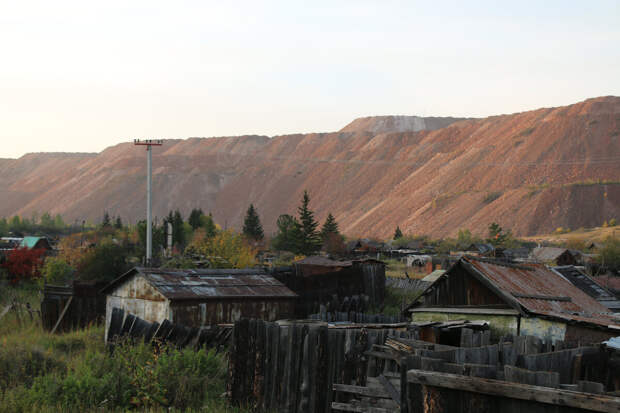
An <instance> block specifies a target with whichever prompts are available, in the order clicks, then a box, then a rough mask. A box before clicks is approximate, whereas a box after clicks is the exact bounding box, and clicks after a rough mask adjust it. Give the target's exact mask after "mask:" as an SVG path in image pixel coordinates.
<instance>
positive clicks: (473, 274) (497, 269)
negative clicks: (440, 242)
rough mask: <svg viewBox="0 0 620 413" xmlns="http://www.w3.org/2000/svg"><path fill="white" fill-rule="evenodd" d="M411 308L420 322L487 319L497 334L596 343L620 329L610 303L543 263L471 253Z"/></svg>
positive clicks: (434, 284)
mask: <svg viewBox="0 0 620 413" xmlns="http://www.w3.org/2000/svg"><path fill="white" fill-rule="evenodd" d="M406 311H408V312H409V313H410V314H411V316H412V321H416V322H419V321H450V320H462V319H471V318H472V317H473V318H478V319H484V320H487V321H489V322H490V326H491V331H492V333H493V335H494V336H496V337H498V336H501V335H504V334H512V335H532V336H537V337H540V338H541V339H546V340H551V341H552V342H555V341H558V340H561V341H570V342H576V341H581V342H592V343H594V342H600V341H602V340H605V339H608V338H610V337H613V336H616V335H618V331H620V319H618V318H617V317H616V316H614V315H612V314H611V313H610V310H609V309H608V308H606V307H605V306H603V305H602V304H601V303H599V302H598V301H597V300H595V299H594V298H593V297H591V296H590V295H588V294H586V293H585V292H583V291H582V290H580V289H579V288H577V287H575V286H574V285H573V284H572V283H571V282H569V281H568V280H567V279H566V278H565V277H563V276H562V275H560V274H559V273H557V272H555V271H552V270H550V269H548V268H547V267H545V266H544V265H542V264H528V265H522V264H520V265H517V264H507V263H504V262H498V261H496V260H490V259H483V258H477V257H471V256H465V257H462V258H461V259H460V260H459V261H458V262H457V263H456V264H455V265H454V266H452V268H450V269H449V270H448V271H447V272H446V273H445V274H443V275H441V276H440V277H439V278H438V279H437V280H436V281H435V282H434V283H433V284H431V285H430V286H429V287H428V288H427V289H426V290H425V291H424V292H423V293H422V295H421V296H420V297H419V298H417V299H416V300H415V301H414V302H413V303H412V304H411V305H410V306H409V307H408V309H407V310H406Z"/></svg>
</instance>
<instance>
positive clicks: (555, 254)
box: [530, 247, 579, 265]
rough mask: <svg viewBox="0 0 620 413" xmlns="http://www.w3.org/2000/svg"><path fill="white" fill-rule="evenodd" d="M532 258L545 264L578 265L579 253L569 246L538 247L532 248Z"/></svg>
mask: <svg viewBox="0 0 620 413" xmlns="http://www.w3.org/2000/svg"><path fill="white" fill-rule="evenodd" d="M530 259H531V260H533V261H535V262H540V263H544V264H553V265H577V264H578V263H579V262H578V261H579V253H578V252H577V251H572V250H569V249H568V248H559V247H537V248H534V249H533V250H532V253H531V254H530Z"/></svg>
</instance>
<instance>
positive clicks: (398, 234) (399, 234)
mask: <svg viewBox="0 0 620 413" xmlns="http://www.w3.org/2000/svg"><path fill="white" fill-rule="evenodd" d="M402 237H403V232H402V231H401V230H400V227H399V226H398V225H397V226H396V230H395V231H394V239H395V240H396V239H399V238H402Z"/></svg>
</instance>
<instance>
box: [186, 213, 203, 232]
mask: <svg viewBox="0 0 620 413" xmlns="http://www.w3.org/2000/svg"><path fill="white" fill-rule="evenodd" d="M203 215H204V214H203V212H202V209H200V208H198V209H196V208H194V209H192V212H190V214H189V218H188V220H187V222H188V223H189V225H191V226H192V229H193V230H194V231H195V230H196V229H197V228H198V227H200V226H201V218H202V216H203Z"/></svg>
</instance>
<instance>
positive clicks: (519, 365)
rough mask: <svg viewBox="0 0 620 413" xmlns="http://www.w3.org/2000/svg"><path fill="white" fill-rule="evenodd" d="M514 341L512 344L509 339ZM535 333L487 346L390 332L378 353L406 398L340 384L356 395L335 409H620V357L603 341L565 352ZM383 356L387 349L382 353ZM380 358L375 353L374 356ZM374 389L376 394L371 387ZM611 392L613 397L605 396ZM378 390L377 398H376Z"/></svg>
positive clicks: (434, 412) (561, 346)
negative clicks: (388, 361)
mask: <svg viewBox="0 0 620 413" xmlns="http://www.w3.org/2000/svg"><path fill="white" fill-rule="evenodd" d="M508 340H512V341H508ZM565 345H566V343H559V345H558V346H557V347H553V346H551V350H555V351H547V350H549V348H548V345H546V343H543V342H542V340H540V339H538V338H536V337H531V336H519V337H506V338H504V339H502V342H500V343H498V344H492V345H487V346H482V347H466V348H463V347H452V346H446V345H440V344H433V343H429V342H425V341H422V340H415V339H413V340H412V339H405V338H397V337H388V338H387V339H386V342H385V345H383V346H375V351H373V352H372V353H378V354H377V355H376V356H377V357H379V358H382V359H384V360H385V359H389V358H390V357H391V358H392V360H394V361H396V363H393V364H391V365H390V366H396V367H397V369H396V371H397V372H398V373H399V374H400V385H398V386H397V385H396V383H398V380H397V378H396V377H397V376H396V375H394V373H390V372H384V373H383V374H384V376H386V377H388V379H391V380H390V381H391V382H392V386H393V387H394V389H396V390H397V391H398V393H399V395H400V399H399V401H400V402H399V403H397V402H396V401H395V399H396V397H393V398H391V399H392V402H393V403H396V404H392V409H390V408H386V405H387V406H389V405H390V403H392V402H390V401H389V400H388V401H386V400H385V399H386V398H387V397H388V396H389V392H388V391H387V387H386V386H383V389H382V388H381V387H377V385H376V384H374V385H373V383H372V382H369V384H367V386H368V387H366V388H364V387H356V386H348V387H345V388H342V386H339V385H336V384H335V385H334V390H336V391H340V392H345V393H349V394H353V395H355V397H354V398H353V399H352V400H351V401H350V402H349V403H341V402H339V401H338V400H335V401H334V402H333V403H332V409H333V410H344V411H358V412H373V413H380V412H384V411H385V412H387V411H393V410H394V409H395V408H396V407H398V408H399V409H400V411H401V412H409V413H413V412H428V413H448V412H456V413H460V412H474V411H476V412H496V411H501V412H523V411H528V412H533V413H534V412H560V411H562V412H564V411H567V412H581V411H600V412H610V411H614V412H617V411H619V410H618V409H619V408H620V398H618V397H616V396H617V392H618V390H619V389H620V371H619V370H618V369H617V366H618V362H619V361H620V354H618V353H617V352H615V351H610V350H607V349H605V348H603V347H601V346H585V347H577V348H571V349H565V348H564V347H565ZM381 353H383V354H381ZM368 354H369V355H370V356H374V355H375V354H370V352H369V353H368ZM369 390H370V391H369ZM604 393H608V394H604ZM369 395H373V396H374V397H369Z"/></svg>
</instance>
